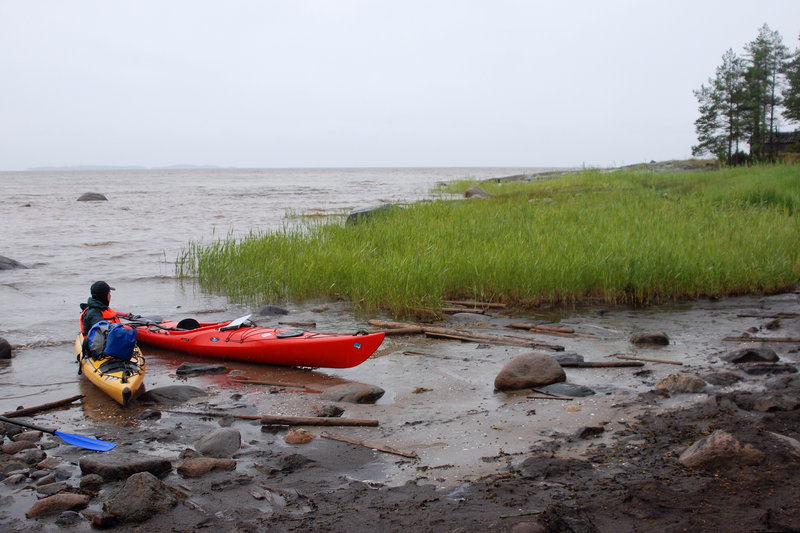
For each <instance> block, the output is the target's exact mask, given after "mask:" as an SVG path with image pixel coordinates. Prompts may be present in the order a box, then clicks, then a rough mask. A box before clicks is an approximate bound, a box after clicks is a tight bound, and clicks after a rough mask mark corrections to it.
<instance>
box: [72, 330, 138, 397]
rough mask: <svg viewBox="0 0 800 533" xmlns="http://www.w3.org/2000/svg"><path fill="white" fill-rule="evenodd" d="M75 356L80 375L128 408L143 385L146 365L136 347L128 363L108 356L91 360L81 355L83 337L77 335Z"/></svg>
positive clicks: (91, 358)
mask: <svg viewBox="0 0 800 533" xmlns="http://www.w3.org/2000/svg"><path fill="white" fill-rule="evenodd" d="M75 355H76V356H77V357H78V363H79V364H80V365H81V368H80V373H82V374H83V375H84V376H86V377H87V378H89V381H91V382H92V383H94V384H95V386H97V387H98V388H99V389H100V390H102V391H103V392H105V393H106V394H108V395H109V396H111V397H112V398H113V399H114V400H116V401H117V402H118V403H119V404H121V405H122V406H123V407H127V406H128V402H130V401H131V398H133V397H135V396H136V393H137V392H138V391H139V388H141V386H142V383H144V372H145V366H146V365H145V361H144V357H143V356H142V351H141V350H140V349H139V347H138V346H137V347H136V348H135V349H134V352H133V357H131V360H130V361H125V360H123V359H117V358H116V357H111V356H108V355H107V356H104V357H102V358H93V357H90V356H86V355H84V354H83V335H82V334H80V333H79V334H78V337H77V338H76V339H75Z"/></svg>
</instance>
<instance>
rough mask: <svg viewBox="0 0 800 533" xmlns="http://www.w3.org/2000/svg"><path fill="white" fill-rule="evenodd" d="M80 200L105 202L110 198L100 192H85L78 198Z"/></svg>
mask: <svg viewBox="0 0 800 533" xmlns="http://www.w3.org/2000/svg"><path fill="white" fill-rule="evenodd" d="M78 201H79V202H105V201H108V198H106V197H105V195H103V194H100V193H99V192H85V193H83V194H82V195H80V197H79V198H78Z"/></svg>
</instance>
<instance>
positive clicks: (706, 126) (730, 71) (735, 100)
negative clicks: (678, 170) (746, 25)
mask: <svg viewBox="0 0 800 533" xmlns="http://www.w3.org/2000/svg"><path fill="white" fill-rule="evenodd" d="M744 75H745V65H744V62H743V61H742V60H741V59H740V58H739V57H737V56H736V54H735V53H734V52H733V50H731V49H729V50H728V51H727V52H725V54H724V55H723V56H722V64H721V65H720V66H719V67H717V72H716V76H715V77H714V78H713V79H709V80H708V86H706V85H702V86H701V87H700V89H699V90H697V91H694V95H695V97H696V98H697V101H698V103H699V104H700V108H699V110H700V117H699V118H698V119H697V120H696V121H695V123H694V124H695V131H696V132H697V139H698V141H699V143H698V144H697V145H696V146H693V147H692V154H693V155H695V156H698V155H702V154H704V153H712V154H714V155H715V156H717V158H718V159H719V160H720V161H725V162H727V163H728V164H730V163H732V162H733V157H734V154H736V153H738V152H739V142H740V141H744V140H745V139H746V131H745V129H744V126H745V121H744V117H745V111H746V104H747V101H746V99H745V95H746V91H745V89H746V87H745V77H744Z"/></svg>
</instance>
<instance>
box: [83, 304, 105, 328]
mask: <svg viewBox="0 0 800 533" xmlns="http://www.w3.org/2000/svg"><path fill="white" fill-rule="evenodd" d="M86 306H87V307H86V311H85V312H84V313H83V316H82V317H81V326H82V327H81V330H82V331H83V333H84V334H85V335H88V333H89V330H90V329H92V326H94V325H95V324H97V323H98V322H100V321H101V320H103V311H105V310H107V309H108V304H107V303H105V302H101V301H100V300H97V299H95V298H92V297H91V296H90V297H89V299H88V300H86Z"/></svg>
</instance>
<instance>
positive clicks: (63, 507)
mask: <svg viewBox="0 0 800 533" xmlns="http://www.w3.org/2000/svg"><path fill="white" fill-rule="evenodd" d="M89 500H90V498H89V496H86V495H85V494H74V493H71V492H62V493H60V494H55V495H53V496H48V497H47V498H42V499H41V500H39V501H37V502H36V503H34V504H33V505H32V506H31V508H30V509H28V512H27V513H25V516H26V517H28V518H36V517H39V516H47V515H53V514H57V513H61V512H62V511H69V510H75V509H83V508H84V507H86V506H87V505H89Z"/></svg>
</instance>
